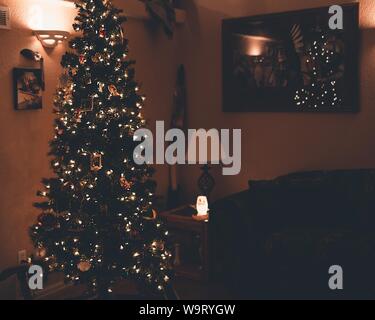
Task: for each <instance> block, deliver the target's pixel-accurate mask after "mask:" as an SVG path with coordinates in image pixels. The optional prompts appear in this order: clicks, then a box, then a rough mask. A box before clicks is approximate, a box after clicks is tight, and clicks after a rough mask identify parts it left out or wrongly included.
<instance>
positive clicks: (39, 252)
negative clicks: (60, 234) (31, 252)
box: [35, 247, 47, 258]
mask: <svg viewBox="0 0 375 320" xmlns="http://www.w3.org/2000/svg"><path fill="white" fill-rule="evenodd" d="M35 255H36V256H37V257H38V258H44V257H45V256H46V255H47V250H46V249H45V248H43V247H42V248H38V249H36V253H35Z"/></svg>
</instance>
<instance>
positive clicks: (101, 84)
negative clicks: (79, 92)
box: [98, 82, 105, 93]
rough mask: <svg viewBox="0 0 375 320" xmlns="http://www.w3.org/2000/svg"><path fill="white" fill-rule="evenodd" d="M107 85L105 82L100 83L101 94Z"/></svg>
mask: <svg viewBox="0 0 375 320" xmlns="http://www.w3.org/2000/svg"><path fill="white" fill-rule="evenodd" d="M104 86H105V84H104V83H103V82H99V83H98V88H99V92H100V93H102V92H103V89H104Z"/></svg>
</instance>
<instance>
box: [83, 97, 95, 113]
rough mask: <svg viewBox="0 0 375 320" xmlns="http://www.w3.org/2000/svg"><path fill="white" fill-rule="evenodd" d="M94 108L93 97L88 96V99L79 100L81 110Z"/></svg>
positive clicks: (87, 110)
mask: <svg viewBox="0 0 375 320" xmlns="http://www.w3.org/2000/svg"><path fill="white" fill-rule="evenodd" d="M92 110H94V98H93V97H90V98H89V99H82V100H81V108H80V111H81V112H90V111H92Z"/></svg>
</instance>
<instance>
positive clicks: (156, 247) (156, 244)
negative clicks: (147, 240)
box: [151, 241, 164, 251]
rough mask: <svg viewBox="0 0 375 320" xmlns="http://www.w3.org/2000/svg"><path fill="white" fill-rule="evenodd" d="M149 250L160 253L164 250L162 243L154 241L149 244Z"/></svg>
mask: <svg viewBox="0 0 375 320" xmlns="http://www.w3.org/2000/svg"><path fill="white" fill-rule="evenodd" d="M151 249H152V250H160V251H163V250H164V241H154V242H153V243H152V244H151Z"/></svg>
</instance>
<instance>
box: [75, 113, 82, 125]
mask: <svg viewBox="0 0 375 320" xmlns="http://www.w3.org/2000/svg"><path fill="white" fill-rule="evenodd" d="M74 117H75V120H76V122H77V123H81V121H82V112H81V110H77V111H76V112H75V113H74Z"/></svg>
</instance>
